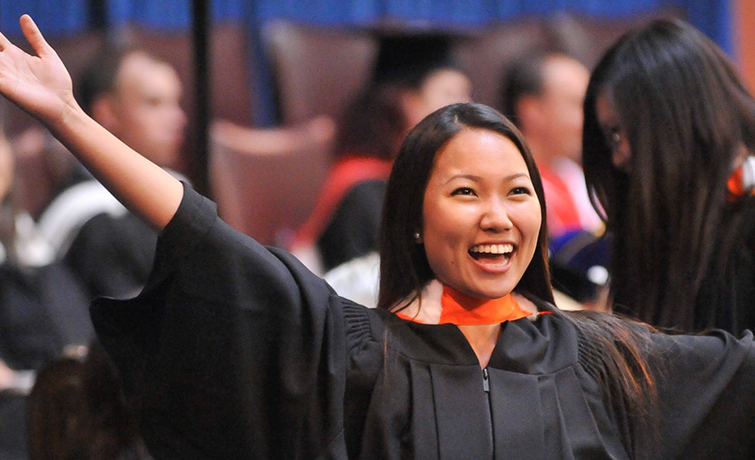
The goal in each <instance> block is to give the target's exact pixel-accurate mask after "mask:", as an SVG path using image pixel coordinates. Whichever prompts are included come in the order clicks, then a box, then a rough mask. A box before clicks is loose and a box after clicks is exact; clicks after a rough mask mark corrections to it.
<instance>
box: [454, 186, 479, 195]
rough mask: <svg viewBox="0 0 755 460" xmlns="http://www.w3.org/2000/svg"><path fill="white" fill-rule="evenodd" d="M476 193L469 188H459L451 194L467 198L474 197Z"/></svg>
mask: <svg viewBox="0 0 755 460" xmlns="http://www.w3.org/2000/svg"><path fill="white" fill-rule="evenodd" d="M474 194H475V192H474V190H472V189H471V188H469V187H459V188H457V189H456V190H454V191H453V192H451V195H466V196H474Z"/></svg>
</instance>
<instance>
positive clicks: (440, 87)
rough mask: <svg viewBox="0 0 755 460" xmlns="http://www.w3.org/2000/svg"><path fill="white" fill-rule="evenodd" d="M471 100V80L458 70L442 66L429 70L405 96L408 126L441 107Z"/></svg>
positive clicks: (413, 124)
mask: <svg viewBox="0 0 755 460" xmlns="http://www.w3.org/2000/svg"><path fill="white" fill-rule="evenodd" d="M471 101H472V82H470V81H469V78H468V77H467V76H466V75H464V73H463V72H461V71H460V70H456V69H453V68H443V69H439V70H436V71H434V72H431V73H430V74H429V75H428V76H427V77H426V78H425V80H424V82H422V86H420V88H419V89H418V90H416V91H412V93H411V94H409V95H408V96H407V98H405V104H404V107H405V111H406V114H407V122H408V123H409V128H410V129H411V128H413V127H414V126H415V125H416V124H417V123H419V122H420V121H422V119H423V118H425V117H426V116H428V115H430V114H431V113H433V112H435V111H436V110H438V109H439V108H441V107H445V106H447V105H451V104H456V103H458V102H471Z"/></svg>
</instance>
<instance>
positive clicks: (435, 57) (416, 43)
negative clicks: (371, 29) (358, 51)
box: [372, 32, 459, 87]
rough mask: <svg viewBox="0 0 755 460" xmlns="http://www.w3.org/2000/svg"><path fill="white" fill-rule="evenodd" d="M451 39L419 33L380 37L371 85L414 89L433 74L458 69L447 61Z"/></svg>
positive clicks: (452, 62) (451, 62)
mask: <svg viewBox="0 0 755 460" xmlns="http://www.w3.org/2000/svg"><path fill="white" fill-rule="evenodd" d="M453 38H454V37H453V36H452V35H450V34H444V33H422V32H418V33H395V34H385V35H381V36H380V37H379V51H378V56H377V59H376V61H375V65H374V67H373V72H372V80H373V82H374V83H378V84H379V83H397V84H400V85H407V86H411V87H417V86H419V85H420V84H421V83H422V81H423V80H424V79H425V77H426V76H427V75H428V74H429V73H431V72H433V71H434V70H437V69H442V68H449V67H450V68H459V66H458V65H457V64H456V63H454V61H453V59H451V53H450V50H451V44H452V42H453Z"/></svg>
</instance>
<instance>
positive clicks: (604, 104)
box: [595, 90, 632, 172]
mask: <svg viewBox="0 0 755 460" xmlns="http://www.w3.org/2000/svg"><path fill="white" fill-rule="evenodd" d="M595 112H596V115H597V117H598V123H599V124H600V129H601V131H602V132H603V136H604V137H605V140H606V144H607V145H608V148H609V149H611V162H612V163H613V166H614V167H615V168H616V169H618V170H620V171H624V172H629V171H630V170H631V159H632V150H631V149H630V147H629V141H628V140H627V136H626V130H625V129H624V127H623V125H622V124H621V120H620V119H619V114H618V113H617V112H616V109H615V108H614V106H613V103H612V102H611V98H610V97H609V96H608V94H607V93H606V91H605V90H603V91H601V92H600V93H599V94H598V97H597V98H596V99H595Z"/></svg>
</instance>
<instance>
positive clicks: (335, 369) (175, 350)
mask: <svg viewBox="0 0 755 460" xmlns="http://www.w3.org/2000/svg"><path fill="white" fill-rule="evenodd" d="M343 302H345V301H344V300H343V299H341V298H339V297H337V296H335V295H334V294H333V293H332V290H331V289H330V288H329V287H328V286H327V284H326V283H325V282H323V281H322V280H321V279H319V278H317V277H316V276H314V275H312V274H311V273H310V272H308V271H307V270H306V269H305V268H304V267H303V266H302V265H301V264H299V263H298V261H297V260H296V259H295V258H294V257H293V256H291V255H289V254H288V253H286V252H284V251H280V250H277V249H273V248H266V247H263V246H261V245H259V244H258V243H257V242H255V241H254V240H252V239H251V238H249V237H247V236H245V235H243V234H241V233H239V232H236V231H234V230H233V229H231V228H230V227H229V226H228V225H226V224H225V223H224V222H223V221H222V220H220V219H219V218H218V217H217V213H216V211H215V207H214V203H212V202H211V201H210V200H208V199H206V198H203V197H202V196H200V195H199V194H197V193H195V192H193V191H192V190H191V189H189V188H188V187H185V192H184V199H183V201H182V203H181V205H180V207H179V210H178V212H177V214H176V216H175V217H174V218H173V220H172V221H171V222H170V223H169V225H168V226H167V227H166V229H165V230H164V231H163V234H162V235H161V236H160V238H159V241H158V247H157V254H156V260H155V266H154V267H153V271H152V274H151V277H150V280H149V282H148V284H147V286H146V287H145V289H144V290H143V291H142V293H141V294H140V295H139V296H138V297H136V298H135V299H131V300H126V301H117V300H112V299H99V300H98V301H96V302H95V303H94V304H93V306H92V318H93V322H94V324H95V328H96V331H97V334H98V336H99V338H100V340H101V342H102V343H103V345H104V346H105V348H106V349H107V350H108V353H109V354H110V356H111V357H112V359H113V360H114V362H115V363H116V365H117V367H118V368H119V370H120V372H121V376H122V379H123V383H124V388H125V392H126V395H127V396H128V397H129V398H130V399H131V401H132V403H133V404H134V408H135V410H136V413H137V416H138V418H139V420H140V425H141V431H142V434H143V436H144V437H145V441H146V442H147V445H148V447H149V449H150V452H151V453H152V455H153V456H154V457H155V458H156V459H162V458H166V459H167V458H170V459H174V458H182V459H209V458H320V457H327V458H346V455H345V447H344V446H345V444H344V442H343V395H344V387H345V373H346V364H345V361H346V355H347V350H346V349H347V346H346V343H345V341H346V339H345V337H346V333H345V332H344V321H343V314H342V310H343V309H342V306H343V305H342V304H343Z"/></svg>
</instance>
